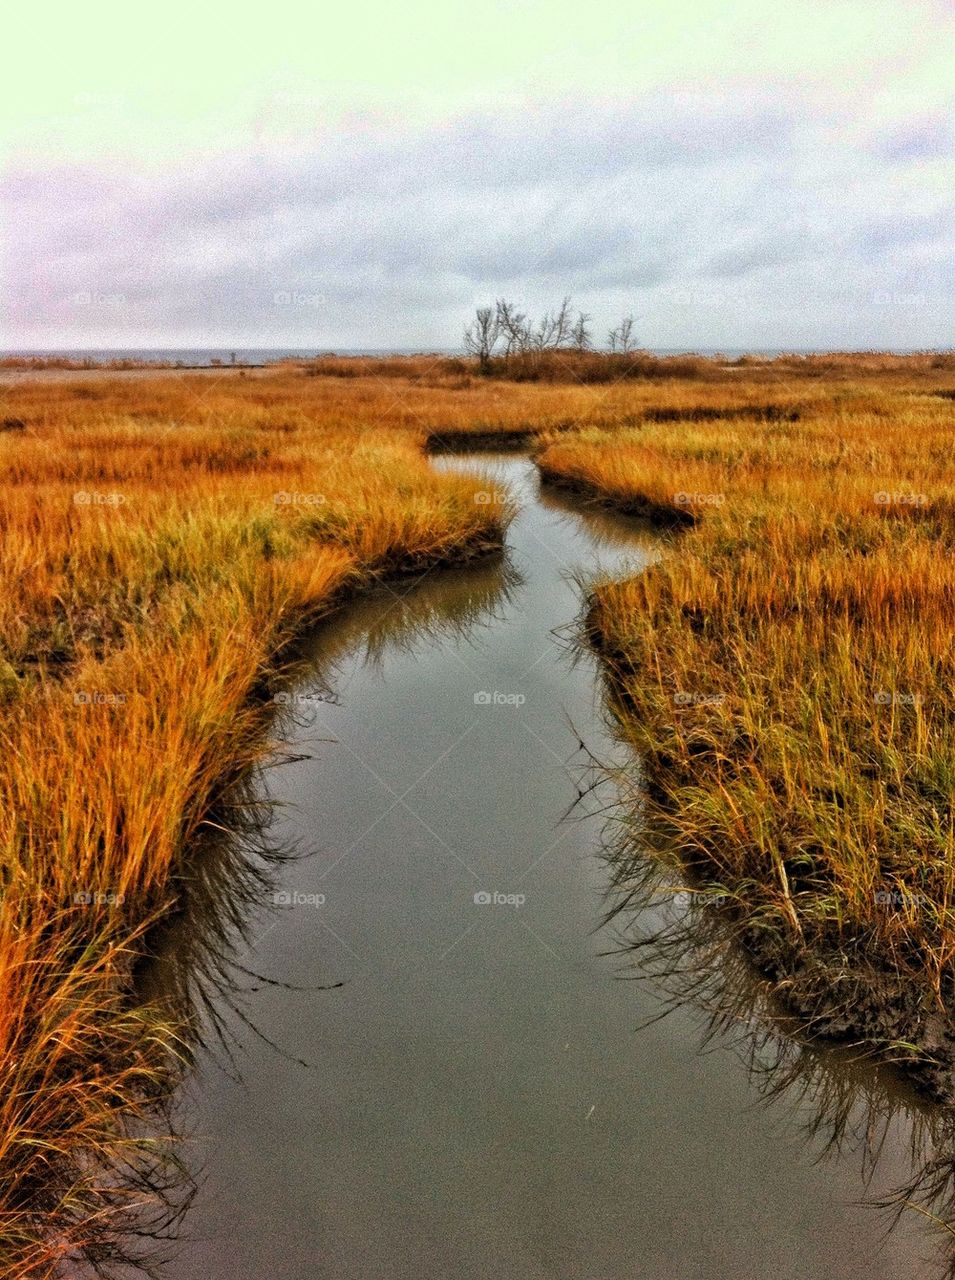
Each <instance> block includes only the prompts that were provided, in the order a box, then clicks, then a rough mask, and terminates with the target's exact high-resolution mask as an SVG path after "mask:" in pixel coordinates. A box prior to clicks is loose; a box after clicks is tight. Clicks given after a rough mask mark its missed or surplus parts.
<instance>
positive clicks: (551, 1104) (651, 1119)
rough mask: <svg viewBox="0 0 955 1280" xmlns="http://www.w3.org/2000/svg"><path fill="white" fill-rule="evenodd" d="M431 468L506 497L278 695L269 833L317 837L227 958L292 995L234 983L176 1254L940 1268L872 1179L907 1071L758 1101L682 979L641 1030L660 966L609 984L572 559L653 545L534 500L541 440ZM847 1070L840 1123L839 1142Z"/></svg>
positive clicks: (595, 1277)
mask: <svg viewBox="0 0 955 1280" xmlns="http://www.w3.org/2000/svg"><path fill="white" fill-rule="evenodd" d="M438 465H440V466H441V467H444V468H449V467H454V468H466V469H470V470H473V469H475V468H483V469H484V472H485V474H486V475H487V477H488V479H487V491H486V492H487V494H488V500H489V501H495V500H498V498H499V496H500V494H501V493H502V492H504V491H505V490H509V491H511V492H513V493H514V494H516V495H517V497H518V498H519V501H520V503H521V511H520V514H519V515H518V517H517V518H516V520H515V522H514V524H513V527H512V529H511V532H510V535H509V544H510V545H509V553H508V556H507V557H506V558H505V559H503V560H501V561H495V562H488V563H486V564H483V565H480V566H477V567H473V568H470V569H467V570H462V571H459V572H458V571H434V572H432V573H430V574H427V575H426V576H425V577H424V579H423V580H421V581H419V582H418V583H417V584H414V585H413V584H412V583H411V582H408V583H402V584H401V585H400V587H393V588H392V589H385V590H383V591H382V592H381V593H379V594H378V595H376V596H375V597H373V598H371V599H368V600H365V601H362V602H360V603H358V604H356V605H355V606H353V607H351V608H349V609H348V610H346V611H345V612H344V613H343V614H342V615H341V617H340V618H339V619H338V620H337V621H336V622H334V623H333V624H332V625H331V626H328V627H326V628H325V629H324V630H323V632H322V633H321V635H320V636H319V637H318V638H317V639H316V641H315V644H314V650H313V652H312V654H311V666H310V669H309V674H308V675H307V677H306V678H305V679H304V680H303V681H302V682H301V683H300V684H298V685H297V686H296V687H295V689H294V691H293V692H292V693H291V695H290V702H289V704H288V710H289V714H288V716H287V726H286V730H287V736H288V746H289V750H290V751H291V752H292V753H294V754H295V755H297V756H298V757H300V758H298V759H296V760H294V761H293V762H291V763H284V764H281V765H277V766H276V767H274V768H272V769H270V770H269V772H268V777H267V787H268V792H269V794H270V796H271V798H272V799H274V800H275V801H277V802H278V804H279V809H278V810H277V818H276V821H275V823H274V827H273V830H272V832H271V835H272V837H273V838H274V839H275V840H276V841H277V842H278V843H280V844H283V845H290V844H294V845H295V846H296V847H297V848H298V849H299V850H300V852H302V853H303V854H304V853H307V854H309V855H310V856H308V857H302V858H298V859H294V860H292V861H289V862H287V863H286V864H284V865H283V867H282V868H281V871H280V874H279V880H278V882H277V886H276V888H277V891H278V901H277V903H276V904H274V905H273V902H272V901H271V892H270V894H269V901H268V902H266V903H264V904H262V909H261V911H260V912H259V913H258V915H257V917H256V921H255V928H254V930H253V933H252V934H251V936H250V945H248V946H246V944H243V946H242V948H241V949H240V954H239V959H240V961H241V963H242V964H243V965H244V966H248V967H249V968H251V969H254V970H255V971H257V972H260V973H262V974H265V975H267V976H268V977H270V978H271V979H273V980H275V981H277V982H280V983H285V984H294V986H295V987H296V988H302V989H291V988H290V987H289V986H287V985H269V984H265V983H257V982H252V983H247V984H246V985H247V986H249V985H251V986H252V987H253V988H255V989H254V990H250V991H247V992H246V993H245V995H244V996H243V997H242V1009H243V1012H244V1015H245V1016H247V1017H248V1018H249V1019H250V1020H251V1022H252V1023H253V1024H254V1027H255V1028H256V1030H254V1031H253V1030H252V1029H250V1027H248V1026H247V1025H246V1024H245V1023H243V1022H241V1021H237V1020H236V1019H234V1018H232V1019H231V1022H232V1027H233V1033H234V1035H235V1037H236V1040H237V1042H238V1043H239V1045H240V1051H239V1054H238V1057H237V1061H236V1064H235V1066H234V1067H230V1066H229V1065H228V1063H224V1062H223V1055H222V1054H221V1052H212V1051H210V1052H209V1053H207V1054H203V1055H200V1057H199V1060H198V1063H197V1068H196V1071H195V1073H194V1076H193V1078H192V1080H191V1082H190V1085H189V1089H188V1092H187V1094H186V1096H185V1098H184V1100H183V1110H184V1113H185V1116H186V1119H187V1121H188V1124H189V1127H190V1129H191V1131H192V1132H193V1133H194V1135H195V1137H194V1139H193V1142H192V1150H191V1156H192V1158H193V1159H194V1160H195V1162H196V1163H203V1164H204V1166H205V1181H204V1183H203V1186H202V1189H201V1191H200V1193H199V1195H198V1197H197V1199H196V1202H195V1204H194V1206H193V1209H192V1212H191V1215H190V1217H189V1219H188V1226H187V1233H186V1236H185V1238H184V1240H183V1243H182V1244H181V1246H180V1247H179V1251H178V1259H177V1261H176V1262H175V1263H174V1264H173V1265H172V1266H171V1267H170V1269H169V1272H168V1274H169V1275H170V1276H172V1277H177V1278H182V1280H185V1278H186V1277H190V1278H191V1277H195V1278H196V1280H198V1278H199V1277H212V1278H213V1280H218V1278H220V1277H221V1278H222V1280H261V1278H263V1277H269V1278H270V1280H271V1278H274V1280H292V1278H295V1280H306V1278H308V1280H311V1278H313V1277H327V1278H328V1280H366V1277H375V1278H376V1280H421V1278H422V1277H428V1278H429V1280H430V1278H433V1277H448V1278H449V1280H450V1278H452V1277H453V1278H454V1280H477V1278H478V1277H482V1278H483V1277H488V1276H495V1277H498V1276H499V1277H507V1280H544V1278H547V1280H581V1278H585V1280H631V1278H636V1277H641V1278H643V1277H646V1278H647V1280H726V1278H727V1277H733V1278H734V1280H750V1278H752V1280H766V1277H772V1278H773V1280H811V1278H815V1277H818V1278H819V1280H823V1278H824V1280H863V1278H865V1280H890V1278H891V1280H909V1278H914V1277H922V1276H926V1275H933V1274H935V1272H934V1271H933V1269H932V1267H931V1266H929V1265H928V1264H927V1263H926V1262H925V1261H924V1259H926V1258H928V1257H931V1255H932V1247H933V1245H932V1239H931V1237H930V1236H929V1234H928V1233H927V1231H926V1230H925V1228H924V1227H923V1225H922V1223H921V1222H920V1220H917V1219H915V1218H914V1217H912V1218H909V1217H906V1218H905V1219H904V1220H903V1222H902V1223H901V1224H900V1226H899V1227H898V1229H897V1230H895V1231H894V1232H892V1233H891V1234H890V1235H888V1237H887V1238H885V1239H883V1238H882V1235H883V1231H884V1229H885V1227H886V1221H885V1219H884V1218H883V1217H882V1216H880V1215H879V1214H878V1213H877V1212H876V1211H875V1210H874V1209H873V1208H872V1207H870V1206H868V1205H866V1204H862V1203H860V1200H861V1199H862V1198H863V1197H864V1196H865V1195H866V1194H867V1191H869V1192H871V1191H875V1192H880V1191H885V1190H886V1189H888V1188H890V1187H891V1186H892V1185H893V1183H894V1182H901V1181H903V1180H904V1179H906V1178H907V1177H908V1176H909V1174H910V1169H911V1162H910V1160H909V1158H908V1156H907V1151H906V1144H907V1143H908V1142H909V1141H911V1140H912V1135H913V1132H914V1125H915V1124H916V1123H917V1116H916V1113H914V1112H913V1111H912V1110H911V1109H910V1107H909V1104H908V1102H907V1100H906V1099H905V1098H904V1096H903V1095H901V1094H897V1093H895V1092H893V1090H892V1089H891V1088H888V1089H887V1091H886V1088H885V1086H884V1084H883V1083H874V1081H875V1080H876V1078H875V1077H874V1076H873V1075H872V1074H871V1073H867V1070H866V1069H865V1068H863V1067H858V1066H856V1065H853V1064H852V1063H851V1062H849V1061H847V1060H846V1059H845V1057H844V1056H843V1057H841V1058H840V1057H838V1056H835V1055H829V1056H826V1055H825V1054H823V1055H822V1056H821V1057H819V1056H818V1055H816V1057H814V1058H813V1059H812V1061H811V1063H810V1067H809V1068H808V1069H807V1071H805V1072H803V1073H802V1076H801V1083H800V1084H797V1087H795V1088H789V1087H788V1086H787V1088H785V1089H783V1090H782V1091H781V1096H780V1097H779V1098H777V1099H776V1101H775V1102H774V1103H773V1104H771V1105H767V1104H766V1103H765V1102H764V1101H762V1100H761V1094H762V1093H765V1092H766V1090H765V1089H764V1088H763V1085H762V1084H761V1082H760V1078H759V1077H758V1076H755V1077H754V1074H753V1071H752V1063H748V1062H747V1061H746V1058H747V1055H746V1053H745V1052H742V1053H741V1052H740V1047H739V1041H738V1037H736V1036H733V1035H732V1034H730V1033H727V1032H724V1031H720V1032H718V1033H717V1034H716V1035H715V1037H714V1038H712V1039H711V1041H710V1043H709V1046H708V1049H709V1051H708V1052H701V1040H702V1038H703V1033H704V1031H705V1026H706V1018H705V1016H704V1014H703V1013H701V1011H700V1010H699V1009H698V1008H697V1007H696V1006H695V1005H694V1003H693V1002H692V1001H687V1002H685V1003H684V1004H682V1005H681V1006H680V1007H678V1008H677V1009H676V1010H675V1011H674V1012H673V1013H672V1014H671V1015H670V1016H669V1017H667V1018H666V1019H665V1020H663V1021H658V1022H653V1023H651V1024H650V1025H645V1024H646V1023H647V1021H648V1020H649V1019H652V1018H653V1017H654V1015H655V1014H657V1013H658V1012H659V1011H660V1008H661V1004H660V1000H661V990H659V989H656V988H655V987H654V984H653V983H652V982H650V983H647V982H630V981H624V980H623V978H624V977H625V975H626V974H627V973H628V972H629V971H630V970H629V968H628V965H627V957H625V956H621V955H620V953H619V951H618V950H617V949H616V944H615V935H614V934H613V933H612V931H611V930H610V929H608V928H606V927H603V926H602V924H601V922H602V920H603V918H604V914H605V912H606V909H607V905H608V902H607V892H608V885H609V880H610V876H609V872H608V868H607V864H606V861H605V858H604V856H603V854H604V849H603V844H602V827H603V822H602V819H601V817H600V816H599V815H595V816H592V817H590V818H588V817H587V816H586V815H587V813H588V812H591V811H593V810H596V809H597V808H600V807H603V806H605V805H606V804H607V795H606V788H601V789H599V790H598V791H596V792H594V793H593V794H589V795H585V796H584V797H583V799H580V791H581V790H582V789H583V790H586V787H587V785H588V781H589V780H590V779H591V778H592V777H593V774H592V772H589V771H588V763H589V761H590V758H591V755H595V756H596V757H598V758H599V759H608V760H609V759H612V758H614V757H616V758H619V756H620V750H619V748H618V747H616V746H615V745H614V743H613V741H612V738H611V736H610V735H609V733H608V731H607V728H606V727H605V723H604V715H603V711H602V706H601V699H600V684H599V679H598V672H597V670H596V668H595V665H594V663H593V660H592V659H591V658H590V657H589V656H587V655H586V654H581V653H580V652H579V651H575V650H574V648H573V646H572V645H571V643H570V641H571V633H572V627H573V623H574V621H575V619H576V618H577V617H578V615H579V612H580V609H581V593H580V586H579V584H578V582H577V581H575V575H576V576H580V575H583V577H584V578H587V577H589V576H592V575H593V574H595V573H596V572H599V571H605V572H613V573H621V572H624V571H625V570H626V569H627V568H631V569H633V570H638V569H639V568H640V567H641V566H643V565H645V564H646V563H647V562H648V560H649V559H650V558H651V557H653V556H655V555H657V554H659V553H660V552H659V544H658V543H656V542H655V541H654V540H653V539H652V538H651V537H650V536H649V535H648V534H647V533H646V532H645V531H644V530H643V529H642V528H641V527H640V526H639V525H636V524H634V523H632V522H627V521H622V520H617V519H615V518H613V517H607V516H603V515H585V514H582V513H581V512H580V511H579V510H578V509H576V508H574V507H573V506H571V505H568V504H566V503H565V502H564V501H563V500H560V499H557V498H553V497H548V496H544V497H542V496H541V495H539V493H538V488H537V482H536V478H535V473H534V469H533V467H532V465H531V464H530V463H529V462H528V461H526V460H523V459H520V458H518V459H515V458H513V457H508V458H506V459H503V458H496V459H483V460H482V459H476V458H473V457H472V458H469V459H467V460H449V459H445V460H442V461H441V462H440V463H439V464H438ZM488 898H490V901H488ZM655 910H656V908H654V907H653V906H652V905H651V906H648V907H647V911H648V912H650V913H651V914H652V913H653V912H654V911H655ZM336 982H341V983H343V984H344V985H342V986H341V987H339V988H337V989H335V990H316V989H315V988H317V987H319V986H323V985H327V984H329V983H336ZM224 1016H225V1017H226V1019H227V1020H229V1019H230V1015H229V1014H228V1013H227V1012H226V1013H225V1014H224ZM269 1041H271V1042H272V1043H271V1044H270V1043H268V1042H269ZM213 1043H214V1042H213ZM273 1046H278V1049H279V1050H280V1051H277V1050H276V1048H275V1047H273ZM297 1059H300V1060H302V1061H304V1062H305V1063H307V1064H309V1065H308V1066H303V1065H301V1063H300V1062H299V1061H296V1060H297ZM770 1075H771V1072H770ZM796 1075H797V1076H798V1075H799V1073H798V1072H797V1073H796ZM880 1090H882V1092H879V1091H880ZM873 1092H874V1093H875V1094H876V1095H877V1098H878V1101H877V1107H876V1111H877V1114H878V1115H879V1117H880V1119H881V1120H883V1121H884V1122H885V1125H886V1132H885V1134H884V1141H883V1143H882V1152H881V1159H880V1161H879V1164H878V1168H877V1169H876V1172H875V1177H874V1182H873V1183H872V1185H870V1186H869V1185H867V1178H866V1175H867V1172H868V1169H867V1159H868V1156H867V1150H869V1148H868V1147H867V1143H866V1135H865V1134H864V1133H863V1134H862V1135H861V1136H860V1135H859V1134H858V1133H857V1132H856V1130H858V1128H859V1127H860V1126H859V1124H858V1123H857V1122H858V1121H859V1119H860V1116H861V1117H862V1120H863V1121H865V1120H866V1113H865V1100H866V1098H867V1097H868V1098H869V1099H870V1100H871V1097H872V1095H873ZM833 1097H836V1099H837V1107H841V1108H842V1109H843V1110H844V1111H845V1112H846V1115H847V1116H848V1118H849V1120H850V1123H848V1124H846V1125H845V1126H844V1129H845V1136H844V1137H843V1141H842V1143H841V1146H840V1145H839V1144H837V1146H836V1149H835V1150H833V1151H832V1152H831V1153H830V1154H829V1156H828V1157H826V1158H823V1148H824V1145H825V1131H826V1130H827V1127H828V1126H830V1122H831V1120H832V1115H831V1112H832V1110H833V1108H832V1098H833ZM860 1108H861V1110H860ZM820 1120H821V1131H819V1132H816V1133H812V1132H810V1130H812V1128H813V1127H814V1126H819V1124H820ZM866 1124H867V1122H866V1123H863V1124H862V1126H861V1127H862V1128H863V1129H865V1128H866ZM870 1136H871V1135H870ZM869 1154H870V1155H871V1151H870V1150H869Z"/></svg>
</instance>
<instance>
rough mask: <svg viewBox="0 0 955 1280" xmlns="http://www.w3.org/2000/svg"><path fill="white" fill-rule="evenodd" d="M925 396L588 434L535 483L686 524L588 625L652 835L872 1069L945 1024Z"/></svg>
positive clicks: (558, 454) (896, 395)
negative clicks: (658, 829)
mask: <svg viewBox="0 0 955 1280" xmlns="http://www.w3.org/2000/svg"><path fill="white" fill-rule="evenodd" d="M932 389H933V388H932V386H931V385H930V386H929V387H926V388H919V387H912V386H902V387H899V386H892V385H891V384H889V385H886V386H882V387H879V386H872V385H865V386H858V387H855V388H850V389H848V390H844V391H842V392H841V393H839V392H837V394H836V395H835V396H832V395H830V396H828V397H825V398H822V399H821V400H819V401H818V402H817V403H816V404H815V405H814V406H813V407H811V408H810V409H809V410H808V411H807V412H805V413H804V414H803V415H802V416H801V417H800V419H799V421H797V422H776V423H766V424H762V425H759V426H754V425H753V424H752V423H747V422H744V421H742V420H732V421H720V422H712V423H699V422H689V421H684V422H673V423H666V424H648V425H646V426H644V427H642V428H632V429H627V430H623V431H616V432H610V431H606V430H604V431H589V432H584V433H581V434H580V435H578V436H574V437H573V438H568V439H566V440H559V441H556V442H554V443H552V444H551V445H550V446H549V447H548V448H546V449H545V450H544V451H543V452H542V454H541V457H540V462H541V467H542V470H543V471H544V473H545V474H546V475H551V476H554V477H555V478H557V479H558V480H559V481H561V482H562V483H566V484H571V485H576V486H577V487H579V488H581V489H582V490H584V491H586V492H589V493H591V494H595V495H598V496H600V497H601V498H602V499H603V500H606V501H609V502H611V503H613V504H619V505H623V506H627V507H628V508H629V509H640V508H641V506H642V507H643V509H645V510H646V511H648V512H649V514H651V515H656V517H657V518H659V519H661V520H666V519H667V517H668V515H670V516H672V517H674V518H678V517H680V516H682V515H684V514H688V515H689V517H690V518H691V520H692V527H691V528H690V529H689V531H688V532H686V533H685V534H683V535H682V536H681V538H680V540H679V541H677V542H675V543H674V545H673V547H672V550H671V552H670V553H669V554H668V555H667V556H666V557H665V558H664V559H663V560H662V561H661V562H660V563H658V564H655V565H654V566H653V567H651V568H650V569H649V570H648V571H647V572H645V573H644V574H643V575H641V576H640V577H639V578H634V579H632V580H630V581H626V582H616V583H615V582H607V583H602V584H600V585H599V587H598V589H597V591H596V593H595V597H594V602H593V610H592V613H591V625H592V627H593V632H594V636H595V638H596V639H597V641H598V643H599V645H600V646H601V648H602V650H603V652H604V654H605V655H606V657H607V659H608V661H609V663H610V667H611V672H612V676H613V683H614V686H615V690H616V694H617V703H616V706H617V714H618V716H619V720H620V724H621V728H622V731H623V732H624V733H625V734H626V736H627V737H628V738H629V739H630V741H632V742H633V744H634V745H635V747H636V749H637V750H638V751H639V752H640V754H641V755H642V757H643V759H644V762H645V767H646V770H647V778H648V784H649V790H650V808H651V812H653V813H654V814H655V815H656V817H657V819H658V820H660V821H661V822H662V821H665V823H666V827H667V831H668V832H669V833H671V834H672V846H671V847H674V848H675V849H676V850H677V851H678V852H679V854H680V855H681V856H682V859H683V861H684V863H685V864H686V865H688V866H689V867H691V868H693V869H694V870H695V872H696V873H697V874H698V875H699V876H700V877H701V878H702V880H703V882H704V883H705V884H707V885H708V886H709V888H710V889H711V890H712V892H713V893H715V894H721V895H729V899H730V900H731V901H732V902H734V903H735V904H736V907H735V909H736V910H737V911H738V913H739V919H740V926H741V931H742V933H743V935H744V937H745V938H746V940H747V942H748V944H749V945H750V946H751V947H752V949H753V950H754V951H755V952H756V953H757V954H758V955H759V956H760V958H761V959H762V960H763V961H764V962H765V963H767V964H768V965H769V967H770V968H772V969H773V970H774V971H776V972H777V974H778V976H779V977H780V978H781V979H782V980H783V981H784V984H785V985H786V989H787V994H788V996H789V998H790V1000H791V1001H792V1003H794V1004H795V1005H796V1006H797V1007H798V1008H799V1009H800V1010H801V1011H802V1012H804V1013H806V1014H807V1015H808V1016H811V1017H812V1018H814V1019H816V1020H817V1025H818V1026H819V1027H821V1028H823V1029H830V1030H833V1031H836V1030H838V1031H840V1032H845V1033H848V1034H855V1035H860V1036H862V1037H864V1038H866V1039H868V1040H870V1041H872V1042H875V1043H879V1044H881V1045H882V1046H883V1047H887V1046H889V1045H890V1044H891V1043H892V1042H897V1041H900V1040H903V1039H906V1040H912V1039H921V1040H922V1041H923V1042H925V1043H926V1044H927V1045H928V1047H929V1048H931V1047H933V1044H932V1042H933V1041H934V1040H935V1038H936V1032H937V1026H936V1023H937V1014H938V1012H939V1011H941V1010H945V1011H951V1009H952V1005H953V998H955V965H953V960H955V837H953V819H952V797H953V792H955V716H953V677H955V649H953V645H952V636H953V632H955V578H953V572H952V566H953V560H952V556H953V550H955V456H953V453H952V437H953V430H955V406H953V405H952V403H951V402H950V401H948V400H947V399H946V398H944V397H940V396H938V395H937V394H932V393H931V392H932ZM724 900H725V899H724ZM934 1047H936V1048H938V1047H939V1046H938V1045H934ZM935 1083H936V1084H937V1083H938V1081H935Z"/></svg>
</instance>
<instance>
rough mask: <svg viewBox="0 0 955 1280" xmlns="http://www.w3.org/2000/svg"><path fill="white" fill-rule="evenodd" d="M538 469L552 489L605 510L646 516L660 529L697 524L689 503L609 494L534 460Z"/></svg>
mask: <svg viewBox="0 0 955 1280" xmlns="http://www.w3.org/2000/svg"><path fill="white" fill-rule="evenodd" d="M537 470H538V472H539V474H540V478H541V480H542V481H543V482H544V484H546V485H548V486H550V487H552V488H554V489H560V490H562V491H563V492H564V493H568V494H572V495H573V496H574V497H575V498H578V499H580V500H581V501H583V502H586V503H588V504H590V505H592V506H597V507H603V508H605V509H606V510H608V511H616V512H618V513H619V514H620V515H625V516H632V517H633V518H635V519H638V520H646V521H648V522H649V523H650V524H652V525H655V526H656V527H657V528H659V529H684V528H687V527H688V526H690V525H694V524H696V522H697V520H698V516H697V515H695V514H694V512H693V511H692V510H691V509H690V508H689V507H677V506H673V505H671V504H670V503H664V502H656V501H654V500H653V499H652V498H649V497H647V496H645V495H641V494H635V495H634V496H633V497H629V498H623V497H620V496H618V495H611V494H608V493H606V492H605V491H604V490H603V489H600V488H598V486H597V485H595V484H591V483H590V481H588V480H582V479H580V478H579V477H577V476H568V475H565V474H564V473H563V472H561V471H555V470H553V469H552V468H551V467H548V466H547V465H546V464H544V463H542V462H540V461H538V463H537Z"/></svg>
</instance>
